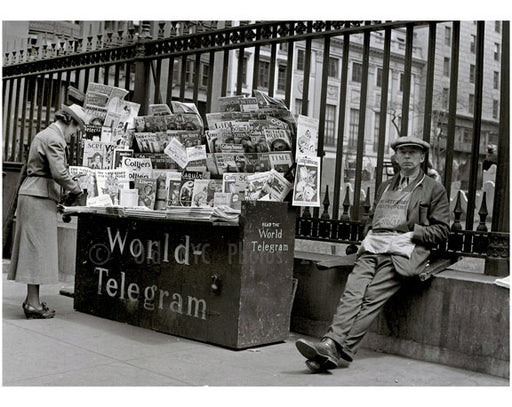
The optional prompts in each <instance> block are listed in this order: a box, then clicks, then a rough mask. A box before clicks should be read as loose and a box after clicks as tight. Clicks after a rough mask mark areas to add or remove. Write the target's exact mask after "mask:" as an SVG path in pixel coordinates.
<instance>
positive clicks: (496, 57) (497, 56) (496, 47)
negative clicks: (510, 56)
mask: <svg viewBox="0 0 512 407" xmlns="http://www.w3.org/2000/svg"><path fill="white" fill-rule="evenodd" d="M494 60H495V61H499V60H500V44H498V43H494Z"/></svg>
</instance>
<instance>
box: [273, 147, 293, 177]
mask: <svg viewBox="0 0 512 407" xmlns="http://www.w3.org/2000/svg"><path fill="white" fill-rule="evenodd" d="M268 157H269V160H270V168H271V169H274V170H276V171H278V172H281V173H286V172H287V171H288V170H289V169H290V168H291V166H292V165H293V157H292V152H291V151H283V152H280V153H279V152H272V153H269V155H268Z"/></svg>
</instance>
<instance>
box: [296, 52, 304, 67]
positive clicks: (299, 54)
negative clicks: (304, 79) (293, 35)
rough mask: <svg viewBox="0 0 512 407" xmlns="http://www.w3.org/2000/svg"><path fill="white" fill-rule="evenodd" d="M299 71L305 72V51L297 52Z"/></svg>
mask: <svg viewBox="0 0 512 407" xmlns="http://www.w3.org/2000/svg"><path fill="white" fill-rule="evenodd" d="M297 70H299V71H303V70H304V50H303V49H299V50H297Z"/></svg>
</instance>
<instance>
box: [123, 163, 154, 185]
mask: <svg viewBox="0 0 512 407" xmlns="http://www.w3.org/2000/svg"><path fill="white" fill-rule="evenodd" d="M121 168H123V169H126V170H128V174H129V179H130V181H135V179H136V178H151V177H152V175H153V166H152V165H151V160H150V159H149V158H135V157H123V158H122V159H121Z"/></svg>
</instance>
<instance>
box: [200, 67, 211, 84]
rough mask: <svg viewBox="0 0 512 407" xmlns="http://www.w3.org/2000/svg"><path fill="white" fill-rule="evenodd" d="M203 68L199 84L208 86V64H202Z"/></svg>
mask: <svg viewBox="0 0 512 407" xmlns="http://www.w3.org/2000/svg"><path fill="white" fill-rule="evenodd" d="M202 65H203V70H202V74H201V86H204V87H206V86H208V76H209V74H210V64H202Z"/></svg>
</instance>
